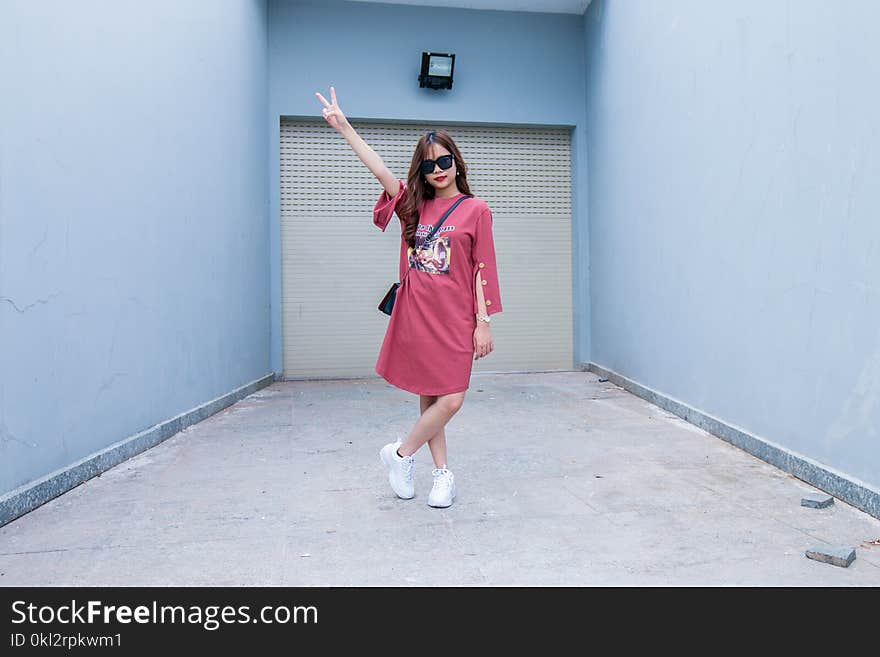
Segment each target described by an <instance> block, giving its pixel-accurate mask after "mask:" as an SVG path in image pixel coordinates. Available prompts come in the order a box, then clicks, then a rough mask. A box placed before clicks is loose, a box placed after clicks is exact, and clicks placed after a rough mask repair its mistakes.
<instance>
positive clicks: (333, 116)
mask: <svg viewBox="0 0 880 657" xmlns="http://www.w3.org/2000/svg"><path fill="white" fill-rule="evenodd" d="M315 95H316V96H317V97H318V100H320V101H321V103H323V104H324V119H325V120H326V121H327V123H329V124H330V126H331V127H333V129H334V130H336V131H337V132H338V133H339V134H341V135H342V136H343V137H345V140H346V141H347V142H348V143H349V145H350V146H351V147H352V149H353V150H354V152H355V153H356V154H357V156H358V157H359V158H360V160H361V162H363V163H364V164H365V165H366V167H367V168H368V169H369V170H370V171H371V172H372V173H373V175H374V176H376V179H377V180H378V181H379V182H380V183H382V187H384V188H385V191H386V192H388V195H389V196H391V197H394V196H395V195H396V194H397V192H398V190H399V189H400V183H399V182H398V180H397V176H395V175H394V174H393V173H391V170H390V169H389V168H388V167H387V166H386V165H385V162H383V161H382V158H381V157H379V154H378V153H377V152H376V151H374V150H373V149H372V148H370V145H369V144H367V142H365V141H364V140H363V139H362V138H361V136H360V135H359V134H358V133H357V131H356V130H355V129H354V128H353V127H352V126H351V124H350V123H349V122H348V119H347V118H345V114H343V113H342V110H341V109H340V108H339V103H337V101H336V90H335V89H334V88H333V87H330V98H331V100H332V101H333V102H330V103H328V102H327V99H326V98H324V96H322V95H321V94H319V93H318V92H317V91H316V92H315Z"/></svg>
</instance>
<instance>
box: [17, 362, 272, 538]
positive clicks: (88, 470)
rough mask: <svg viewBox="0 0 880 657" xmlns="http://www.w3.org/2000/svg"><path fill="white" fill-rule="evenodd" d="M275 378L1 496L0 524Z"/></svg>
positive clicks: (264, 379) (257, 382) (261, 380)
mask: <svg viewBox="0 0 880 657" xmlns="http://www.w3.org/2000/svg"><path fill="white" fill-rule="evenodd" d="M274 380H275V375H274V373H273V374H268V375H266V376H264V377H262V378H259V379H257V380H255V381H252V382H251V383H248V384H246V385H243V386H241V387H240V388H236V389H235V390H232V391H231V392H228V393H226V394H225V395H223V396H221V397H217V398H216V399H212V400H211V401H209V402H206V403H205V404H202V405H201V406H198V407H196V408H194V409H192V410H189V411H186V412H184V413H181V414H180V415H178V416H176V417H173V418H171V419H170V420H166V421H165V422H161V423H159V424H156V425H154V426H152V427H150V428H149V429H146V430H144V431H141V432H140V433H137V434H135V435H133V436H129V437H128V438H125V439H123V440H120V441H119V442H117V443H114V444H112V445H110V446H109V447H106V448H105V449H103V450H101V451H100V452H96V453H94V454H91V455H89V456H87V457H85V458H83V459H80V460H79V461H77V462H76V463H73V464H71V465H69V466H67V467H65V468H62V469H60V470H56V471H55V472H51V473H49V474H48V475H46V476H44V477H41V478H39V479H37V480H35V481H32V482H29V483H27V484H25V485H23V486H20V487H18V488H16V489H15V490H12V491H10V492H8V493H6V494H4V495H2V496H0V527H2V526H3V525H5V524H7V523H9V522H11V521H13V520H15V519H16V518H18V517H20V516H23V515H24V514H25V513H28V512H29V511H33V510H34V509H36V508H37V507H38V506H40V505H42V504H45V503H46V502H48V501H49V500H51V499H53V498H55V497H58V496H59V495H62V494H63V493H66V492H67V491H69V490H71V489H72V488H74V487H76V486H79V485H80V484H81V483H83V482H84V481H88V480H89V479H91V478H92V477H95V476H97V475H99V474H101V473H102V472H105V471H106V470H109V469H110V468H112V467H113V466H114V465H118V464H119V463H122V462H123V461H125V460H126V459H130V458H131V457H132V456H135V455H137V454H140V453H141V452H143V451H145V450H148V449H150V448H151V447H155V446H156V445H158V444H159V443H161V442H162V441H163V440H166V439H168V438H170V437H171V436H173V435H174V434H176V433H177V432H179V431H182V430H183V429H185V428H187V427H188V426H191V425H193V424H196V423H197V422H201V421H202V420H204V419H205V418H207V417H210V416H211V415H214V414H215V413H217V412H219V411H222V410H223V409H224V408H226V407H227V406H231V405H232V404H234V403H235V402H237V401H239V400H240V399H243V398H244V397H247V396H248V395H249V394H251V393H253V392H256V391H257V390H260V389H261V388H265V387H266V386H268V385H269V384H271V383H272V382H273V381H274Z"/></svg>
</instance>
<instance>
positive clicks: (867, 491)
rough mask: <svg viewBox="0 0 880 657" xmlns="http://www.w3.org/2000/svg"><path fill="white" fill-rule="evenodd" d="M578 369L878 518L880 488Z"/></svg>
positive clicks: (593, 367)
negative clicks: (879, 489)
mask: <svg viewBox="0 0 880 657" xmlns="http://www.w3.org/2000/svg"><path fill="white" fill-rule="evenodd" d="M579 369H581V370H582V371H589V372H593V373H594V374H598V375H599V376H601V377H603V378H606V379H608V380H609V381H611V382H612V383H614V384H615V385H618V386H620V387H621V388H624V389H625V390H628V391H629V392H631V393H633V394H634V395H636V396H638V397H641V398H642V399H644V400H646V401H648V402H651V403H652V404H654V405H655V406H659V407H660V408H662V409H664V410H666V411H669V412H670V413H674V414H675V415H677V416H678V417H680V418H681V419H683V420H685V421H687V422H690V423H691V424H693V425H694V426H697V427H700V428H701V429H703V430H705V431H708V432H709V433H711V434H712V435H714V436H717V437H718V438H721V439H722V440H726V441H727V442H729V443H731V444H733V445H736V446H737V447H739V448H740V449H742V450H745V451H746V452H748V453H749V454H751V455H753V456H756V457H758V458H759V459H761V460H762V461H766V462H767V463H769V464H771V465H774V466H776V467H777V468H779V469H780V470H783V471H785V472H788V473H790V474H793V475H794V476H795V477H797V478H798V479H801V480H803V481H805V482H807V483H808V484H810V485H812V486H815V487H816V488H819V489H821V490H823V491H825V492H826V493H828V494H829V495H833V496H834V497H836V498H837V499H839V500H841V501H843V502H846V503H847V504H851V505H852V506H854V507H856V508H857V509H859V510H861V511H864V512H865V513H868V514H870V515H872V516H874V517H875V518H880V491H878V490H876V489H874V488H871V487H870V486H869V485H868V484H866V483H864V482H861V481H858V480H856V479H855V478H853V477H848V476H847V475H846V474H845V473H842V472H838V471H836V470H834V469H833V468H830V467H828V466H826V465H822V464H821V463H818V462H816V461H813V460H812V459H810V458H808V457H806V456H802V455H800V454H796V453H794V452H792V451H790V450H788V449H786V448H784V447H782V446H780V445H775V444H773V443H772V442H770V441H768V440H765V439H763V438H759V437H757V436H755V435H753V434H750V433H748V432H747V431H743V430H742V429H740V428H738V427H735V426H734V425H731V424H728V423H726V422H724V421H723V420H719V419H718V418H715V417H712V416H711V415H708V414H706V413H703V412H701V411H699V410H697V409H695V408H692V407H690V406H688V405H687V404H684V403H682V402H680V401H677V400H675V399H672V398H671V397H667V396H665V395H663V394H662V393H659V392H657V391H656V390H652V389H651V388H648V387H646V386H643V385H641V384H639V383H636V382H635V381H632V380H631V379H628V378H626V377H625V376H622V375H620V374H618V373H617V372H614V371H612V370H609V369H606V368H604V367H602V366H601V365H597V364H596V363H593V362H590V363H586V364H581V366H580V368H579Z"/></svg>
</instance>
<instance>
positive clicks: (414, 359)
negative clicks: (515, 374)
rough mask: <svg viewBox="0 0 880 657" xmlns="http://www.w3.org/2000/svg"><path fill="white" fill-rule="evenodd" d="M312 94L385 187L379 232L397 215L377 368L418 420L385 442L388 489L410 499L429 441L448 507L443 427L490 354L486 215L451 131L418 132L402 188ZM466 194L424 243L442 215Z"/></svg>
mask: <svg viewBox="0 0 880 657" xmlns="http://www.w3.org/2000/svg"><path fill="white" fill-rule="evenodd" d="M315 95H316V96H317V97H318V100H320V101H321V103H323V105H324V110H323V112H324V119H325V120H326V121H327V123H329V124H330V125H331V126H332V127H333V128H334V129H335V130H337V131H338V132H339V133H340V134H341V135H342V136H343V137H345V139H346V141H348V143H349V144H350V145H351V147H352V148H353V149H354V152H355V153H356V154H357V156H358V157H359V158H360V159H361V161H362V162H363V163H364V164H365V165H366V166H367V168H368V169H369V170H370V171H371V172H372V173H373V175H375V176H376V178H377V179H378V180H379V182H380V183H382V187H384V188H385V189H384V191H383V192H382V194H381V195H380V196H379V200H378V201H376V205H375V206H374V207H373V223H374V224H375V225H376V226H377V227H378V228H380V229H381V230H382V231H383V232H384V230H385V228H386V227H387V225H388V223H389V221H390V220H391V215H392V214H393V213H396V214H397V216H398V218H399V219H400V226H401V245H400V280H401V285H400V287H399V288H398V290H397V296H396V299H395V302H394V309H393V311H392V313H391V318H390V320H389V323H388V329H387V330H386V332H385V339H384V341H383V342H382V349H381V350H380V352H379V359H378V361H377V362H376V372H377V373H378V374H380V375H381V376H382V377H383V378H384V379H385V380H386V381H388V382H389V383H391V384H392V385H394V386H396V387H398V388H400V389H402V390H406V391H408V392H412V393H415V394H417V395H419V406H420V409H421V416H420V417H419V420H418V421H417V422H416V424H415V426H414V427H413V428H412V431H410V433H409V435H408V436H407V438H406V440H404V441H397V442H393V443H389V444H387V445H385V447H383V448H382V449H381V451H380V452H379V455H380V457H381V459H382V461H383V463H385V465H386V466H387V467H388V480H389V482H390V483H391V488H392V489H393V490H394V492H395V493H396V494H397V496H398V497H401V498H403V499H411V498H412V497H413V496H414V495H415V491H414V488H413V463H414V458H413V455H414V454H415V453H416V452H417V451H418V450H419V448H420V447H421V446H422V445H424V444H425V443H426V442H427V443H428V447H429V448H430V450H431V456H432V457H433V459H434V465H435V468H434V470H433V475H434V486H433V488H432V489H431V493H430V494H429V495H428V504H429V505H430V506H433V507H448V506H450V505H451V504H452V502H453V500H454V499H455V494H456V491H455V479H454V477H453V474H452V472H451V471H450V470H449V467H448V462H447V458H446V433H445V426H446V423H447V422H449V420H450V419H451V418H452V416H453V415H455V413H456V412H458V410H459V408H461V404H462V402H463V401H464V395H465V391H466V390H467V389H468V387H469V383H470V375H471V368H472V366H473V361H475V360H477V359H478V358H482V357H484V356H487V355H488V354H490V353H491V352H492V351H493V350H494V344H493V341H492V333H491V331H490V329H489V319H490V318H489V316H490V315H492V314H494V313H498V312H501V310H502V306H501V295H500V291H499V285H498V273H497V271H496V268H495V246H494V242H493V239H492V212H491V211H490V209H489V206H488V205H486V203H485V201H483V200H481V199H478V198H476V197H474V196H472V195H471V193H470V187H469V186H468V182H467V166H466V165H465V163H464V160H463V159H462V156H461V153H460V152H459V150H458V147H457V146H456V145H455V142H453V140H452V138H451V137H450V136H449V134H448V133H446V132H444V131H442V130H436V131H435V130H431V131H428V132H427V133H425V134H423V135H422V136H421V138H420V139H419V141H418V143H417V144H416V148H415V152H414V153H413V157H412V162H411V163H410V167H409V174H408V175H407V179H406V182H405V183H404V181H403V180H399V179H398V178H397V177H396V176H395V175H394V174H393V173H392V172H391V171H390V170H389V169H388V167H387V166H386V165H385V163H384V162H383V161H382V158H380V157H379V155H378V154H376V152H375V151H374V150H373V149H372V148H370V146H368V145H367V144H366V142H364V140H363V139H361V137H360V136H359V135H358V134H357V132H356V131H355V130H354V128H352V126H351V124H350V123H349V122H348V120H347V119H346V118H345V114H343V112H342V110H341V109H340V108H339V104H338V102H337V100H336V90H335V89H334V88H333V87H330V98H331V102H328V101H327V100H326V99H325V98H324V96H322V95H321V94H320V93H317V92H316V94H315ZM463 196H464V197H466V198H465V200H464V201H462V202H461V203H459V204H458V206H456V208H455V209H454V210H453V211H452V212H451V213H450V214H449V216H448V217H447V218H446V220H445V221H444V222H443V225H442V226H441V229H440V230H439V231H437V232H436V234H435V235H434V236H433V238H432V240H431V242H430V243H429V244H425V238H426V237H427V235H428V233H429V232H430V231H431V229H432V228H433V227H434V226H435V225H436V223H437V222H438V221H439V220H440V218H441V217H442V216H443V214H444V213H445V212H446V210H448V209H449V208H451V207H452V205H453V204H454V203H455V202H456V201H457V200H458V199H459V198H461V197H463ZM408 268H412V271H409V272H407V269H408ZM405 274H406V276H405V277H404V275H405Z"/></svg>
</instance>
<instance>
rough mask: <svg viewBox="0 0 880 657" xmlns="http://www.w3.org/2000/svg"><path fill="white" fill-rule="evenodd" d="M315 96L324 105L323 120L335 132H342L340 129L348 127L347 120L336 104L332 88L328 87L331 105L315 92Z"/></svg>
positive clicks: (334, 92) (334, 91)
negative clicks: (331, 100)
mask: <svg viewBox="0 0 880 657" xmlns="http://www.w3.org/2000/svg"><path fill="white" fill-rule="evenodd" d="M315 95H316V96H317V97H318V100H320V101H321V102H322V103H323V104H324V120H325V121H327V123H329V124H330V125H331V126H332V127H333V128H334V129H335V130H342V128H344V127H346V126H347V125H348V119H347V118H345V114H343V113H342V110H341V109H339V103H337V102H336V90H335V89H334V88H333V87H330V98H331V99H333V102H332V103H328V102H327V99H326V98H324V96H322V95H321V94H319V93H318V92H317V91H316V92H315Z"/></svg>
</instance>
